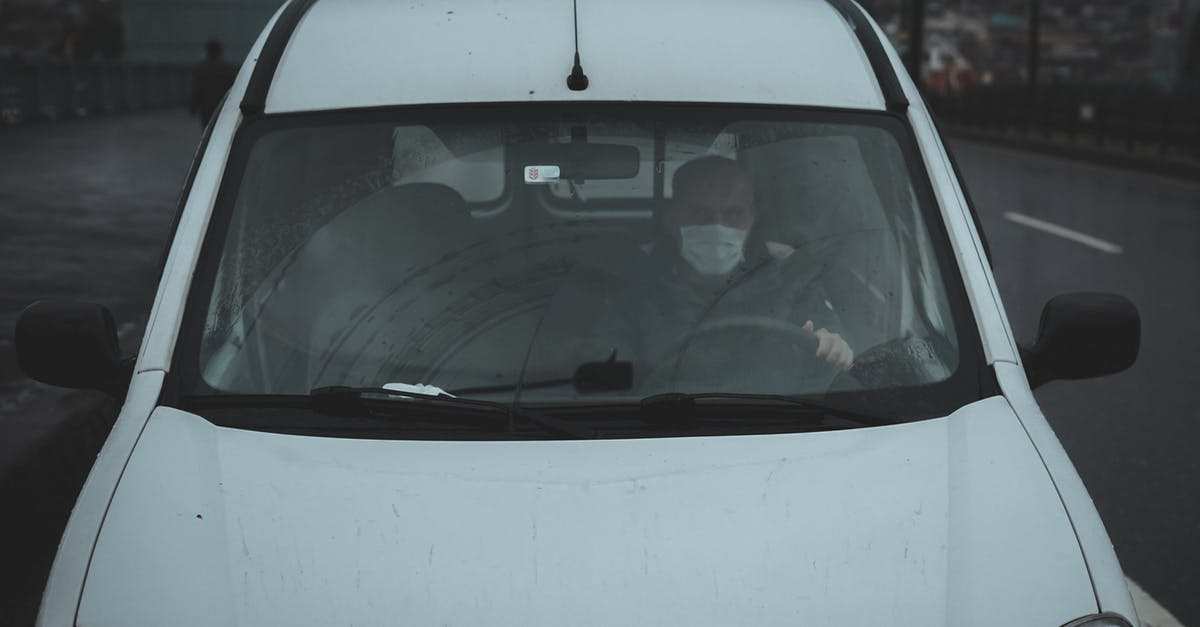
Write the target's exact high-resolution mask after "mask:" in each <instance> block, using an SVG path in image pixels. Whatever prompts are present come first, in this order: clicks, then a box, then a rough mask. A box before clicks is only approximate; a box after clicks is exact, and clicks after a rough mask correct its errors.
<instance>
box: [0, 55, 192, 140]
mask: <svg viewBox="0 0 1200 627" xmlns="http://www.w3.org/2000/svg"><path fill="white" fill-rule="evenodd" d="M191 76H192V69H191V68H189V67H186V66H180V65H162V64H132V63H117V62H106V61H92V62H76V63H68V62H63V61H52V60H47V61H14V60H0V126H4V125H15V124H23V123H27V122H35V121H54V120H60V119H66V118H74V117H85V116H89V115H97V114H102V113H117V112H124V111H138V110H144V109H154V108H163V107H174V106H182V105H186V104H187V102H188V100H189V98H190V96H191Z"/></svg>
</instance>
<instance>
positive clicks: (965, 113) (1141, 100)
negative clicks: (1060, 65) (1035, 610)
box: [925, 85, 1200, 160]
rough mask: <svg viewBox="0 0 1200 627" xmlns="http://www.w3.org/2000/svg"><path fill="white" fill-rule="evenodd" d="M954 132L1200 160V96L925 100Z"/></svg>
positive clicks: (1094, 90) (1050, 94) (1088, 88)
mask: <svg viewBox="0 0 1200 627" xmlns="http://www.w3.org/2000/svg"><path fill="white" fill-rule="evenodd" d="M925 98H926V101H927V102H928V103H929V105H930V107H931V108H932V109H933V111H934V113H935V114H936V115H937V116H938V119H939V120H941V121H943V122H944V123H946V124H947V125H949V126H953V127H957V128H966V129H971V130H977V131H990V132H993V133H997V134H1006V135H1022V136H1027V137H1032V138H1037V139H1042V140H1046V141H1054V142H1060V143H1065V144H1071V145H1076V146H1080V147H1092V148H1096V149H1102V150H1108V151H1123V152H1127V153H1131V154H1139V155H1148V156H1159V157H1178V158H1186V159H1192V160H1200V90H1198V89H1195V88H1192V89H1186V90H1185V89H1179V90H1175V91H1170V92H1168V91H1163V90H1160V89H1157V88H1155V87H1152V86H1130V85H1068V86H1040V87H1039V89H1038V90H1037V91H1036V92H1033V93H1030V92H1029V90H1028V89H1027V88H1026V87H1025V86H1023V85H1011V86H1007V85H988V86H974V87H970V88H967V89H964V90H963V91H961V92H958V93H943V94H938V93H928V94H926V95H925Z"/></svg>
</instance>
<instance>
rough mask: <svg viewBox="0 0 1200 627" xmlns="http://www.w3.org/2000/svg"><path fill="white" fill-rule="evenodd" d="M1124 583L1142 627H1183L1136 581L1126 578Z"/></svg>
mask: <svg viewBox="0 0 1200 627" xmlns="http://www.w3.org/2000/svg"><path fill="white" fill-rule="evenodd" d="M1125 583H1127V584H1129V594H1130V596H1132V597H1133V607H1134V609H1136V610H1137V613H1138V620H1140V621H1141V623H1142V627H1183V623H1181V622H1179V619H1178V618H1175V617H1174V616H1173V615H1171V613H1170V612H1168V611H1167V608H1165V607H1163V606H1161V605H1159V603H1158V601H1155V600H1154V597H1152V596H1150V595H1149V594H1147V593H1146V591H1145V590H1143V589H1142V587H1141V586H1139V585H1138V584H1137V582H1136V581H1134V580H1132V579H1129V578H1126V579H1125Z"/></svg>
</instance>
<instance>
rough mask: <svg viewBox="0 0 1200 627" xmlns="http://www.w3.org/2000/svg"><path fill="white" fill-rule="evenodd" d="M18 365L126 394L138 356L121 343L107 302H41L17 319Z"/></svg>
mask: <svg viewBox="0 0 1200 627" xmlns="http://www.w3.org/2000/svg"><path fill="white" fill-rule="evenodd" d="M14 339H15V343H16V351H17V364H18V365H19V366H20V367H21V371H22V372H24V373H25V374H26V375H27V376H29V377H30V378H32V379H36V380H38V381H41V382H42V383H48V384H50V385H58V386H62V387H68V388H77V389H88V390H100V391H102V392H107V393H108V394H111V395H113V396H117V397H124V396H125V392H126V391H127V390H128V389H129V380H130V377H131V376H132V374H133V360H132V359H129V360H124V359H122V357H121V349H120V347H119V346H118V345H117V325H116V323H115V322H114V321H113V316H112V313H111V312H109V311H108V309H106V308H105V307H104V306H102V305H97V304H94V303H81V302H77V301H53V300H42V301H38V302H36V303H34V304H32V305H30V306H28V307H26V308H25V310H24V311H22V312H21V315H20V316H18V317H17V324H16V332H15V338H14Z"/></svg>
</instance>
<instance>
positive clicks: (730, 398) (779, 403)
mask: <svg viewBox="0 0 1200 627" xmlns="http://www.w3.org/2000/svg"><path fill="white" fill-rule="evenodd" d="M640 406H641V409H642V415H643V416H644V417H645V418H646V419H647V420H649V421H652V422H660V423H666V424H686V423H689V422H695V421H698V420H700V419H701V418H706V419H707V418H708V416H710V415H711V414H712V412H714V411H716V412H719V417H720V419H722V420H742V419H748V418H743V417H744V416H745V414H741V415H739V414H731V413H730V410H744V411H753V412H755V413H754V414H753V415H754V416H755V417H757V416H761V414H762V413H763V412H769V413H772V414H775V415H777V416H780V417H783V418H786V419H788V420H792V421H796V422H801V423H804V424H811V425H813V426H816V425H821V424H824V423H825V422H826V420H827V419H829V418H837V419H839V420H845V421H849V422H851V423H854V424H856V425H858V426H863V427H874V426H880V425H891V424H897V423H898V422H899V421H897V420H893V419H891V418H885V417H882V416H873V415H870V414H864V413H862V412H857V411H854V410H851V409H847V408H842V407H836V406H833V405H827V404H824V403H820V402H818V401H814V400H810V399H803V398H794V397H791V396H784V395H781V394H738V393H734V392H700V393H693V394H684V393H668V394H655V395H654V396H647V397H646V398H643V399H642V400H641V402H640Z"/></svg>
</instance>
